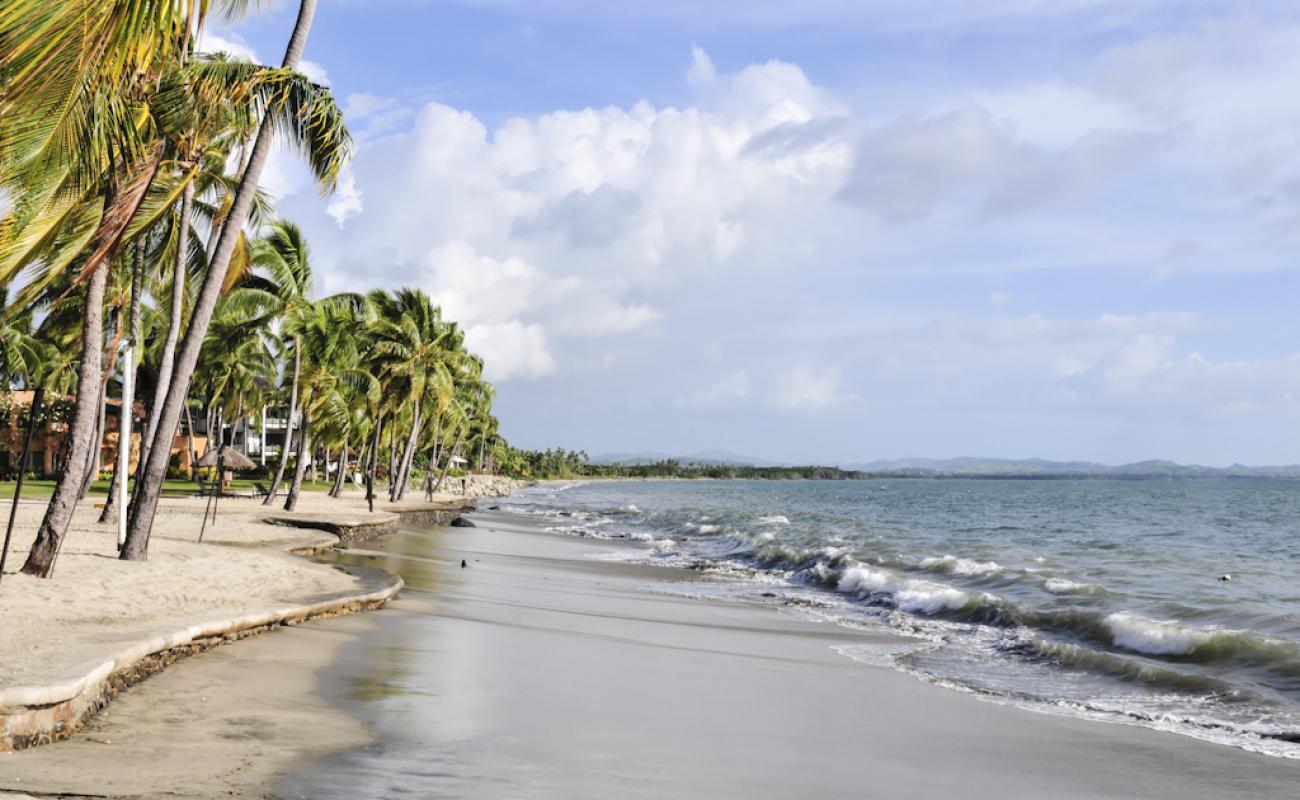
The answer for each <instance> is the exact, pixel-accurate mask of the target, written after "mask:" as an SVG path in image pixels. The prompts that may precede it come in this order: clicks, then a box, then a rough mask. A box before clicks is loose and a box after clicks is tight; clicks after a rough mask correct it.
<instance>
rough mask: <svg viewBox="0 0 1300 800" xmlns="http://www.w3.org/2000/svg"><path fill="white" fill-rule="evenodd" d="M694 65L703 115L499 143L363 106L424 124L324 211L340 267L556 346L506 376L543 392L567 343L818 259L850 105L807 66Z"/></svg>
mask: <svg viewBox="0 0 1300 800" xmlns="http://www.w3.org/2000/svg"><path fill="white" fill-rule="evenodd" d="M695 60H696V66H695V67H693V68H692V70H693V71H692V75H693V77H692V83H693V85H695V86H696V87H697V91H698V93H699V103H698V104H697V105H694V106H691V107H686V108H673V107H664V108H657V107H655V106H653V105H651V104H650V103H648V102H640V103H637V104H635V105H633V106H632V107H630V108H618V107H605V108H586V109H579V110H574V111H556V112H553V113H548V114H542V115H540V116H538V117H535V118H515V119H510V120H508V121H506V122H504V123H502V124H501V125H500V126H499V127H497V128H496V129H495V130H489V128H488V127H487V126H486V125H485V124H484V123H483V122H482V121H481V120H480V119H479V118H478V117H476V116H475V115H474V114H472V113H470V112H468V111H465V110H461V109H457V108H453V107H451V106H448V105H444V104H440V103H429V104H427V105H425V106H423V107H422V108H420V109H418V110H414V111H412V110H410V109H404V107H403V106H402V105H401V104H400V103H398V102H397V101H396V100H395V99H393V98H391V97H386V96H382V95H373V94H354V95H350V96H349V97H348V100H347V104H346V106H347V110H346V113H347V115H348V117H349V120H355V122H354V124H360V125H361V126H363V128H364V129H365V130H373V125H374V122H373V121H374V120H376V119H379V118H382V117H385V115H390V116H391V115H399V114H402V113H409V114H410V115H411V116H410V127H409V129H407V130H405V131H402V132H398V133H391V134H388V135H384V136H377V137H375V138H373V139H371V140H369V141H365V140H363V142H362V145H361V147H360V149H359V151H358V153H357V156H356V158H355V159H354V162H353V165H352V168H351V172H350V173H349V175H347V176H345V178H344V180H343V181H342V182H341V184H340V193H339V195H337V196H336V198H335V200H334V201H333V202H332V203H331V204H330V205H329V207H328V209H327V210H328V213H329V214H330V215H331V216H332V217H333V218H334V219H335V221H336V222H337V223H338V224H339V225H342V224H344V223H345V222H346V223H347V226H348V235H347V236H346V237H341V238H340V239H338V246H337V250H336V251H334V252H333V253H332V255H333V256H334V258H335V259H336V261H335V264H336V265H337V266H335V269H338V270H342V269H344V267H343V266H342V265H344V264H347V265H353V264H357V263H368V264H370V265H374V264H375V258H374V254H376V253H383V254H384V256H383V259H384V260H383V262H382V263H381V264H379V265H375V266H372V267H371V269H376V270H377V272H376V273H375V274H373V277H372V280H374V282H375V283H392V282H395V281H410V280H411V279H412V276H415V277H416V278H417V279H418V280H419V281H421V283H422V285H423V286H424V288H426V289H428V290H429V291H430V292H431V294H432V295H433V297H434V298H435V299H436V300H437V301H438V302H439V303H441V304H442V305H443V307H444V311H445V312H446V315H447V317H448V318H450V319H456V320H459V321H461V322H463V323H464V324H465V325H466V326H467V327H473V326H477V325H490V326H504V325H506V324H507V323H518V325H517V326H515V327H512V328H505V327H502V328H500V330H501V331H507V330H508V331H510V334H511V335H512V336H515V337H516V338H518V339H520V340H521V341H522V340H523V338H524V337H523V335H522V334H523V332H525V331H527V332H532V333H534V334H537V336H536V337H535V338H533V339H530V340H528V341H529V346H530V347H531V348H532V349H533V351H534V352H540V351H541V350H542V349H543V347H542V346H541V344H540V343H541V342H542V339H541V337H540V335H541V334H545V337H546V338H545V342H544V343H545V347H546V348H547V352H548V353H550V352H551V351H552V350H553V351H554V353H555V356H554V357H553V358H551V360H550V361H547V362H546V363H547V364H548V366H547V369H546V370H542V369H530V370H525V369H517V368H515V369H510V370H507V372H508V373H509V374H511V375H519V376H529V375H533V376H535V375H540V374H545V373H546V372H548V371H550V369H553V368H554V369H559V368H562V367H563V366H564V365H565V363H566V357H565V354H566V353H567V352H569V350H570V348H569V347H568V346H567V345H566V344H565V342H568V341H570V340H581V339H590V338H593V337H603V336H609V335H615V334H621V333H627V332H630V331H635V330H640V329H643V328H645V327H646V326H649V325H652V324H653V323H655V322H656V321H657V320H659V319H660V318H661V316H662V311H661V310H660V308H659V303H658V302H657V299H658V298H664V297H668V296H671V294H673V293H675V292H677V291H679V290H681V289H682V288H683V287H686V286H690V285H692V284H693V283H694V282H696V281H698V280H699V279H700V277H701V275H702V274H703V273H705V272H709V271H713V272H718V273H722V272H724V271H727V270H733V269H763V268H772V267H778V266H784V265H787V264H790V263H797V262H800V261H804V260H806V259H807V258H808V257H809V254H810V252H811V251H810V246H809V241H808V235H809V232H810V231H811V230H812V229H813V227H814V224H820V223H815V221H816V220H817V219H818V218H819V206H822V205H824V204H825V203H826V202H830V201H831V197H832V195H833V194H834V191H835V189H836V188H837V187H838V185H839V184H840V182H841V181H842V179H843V176H844V174H845V172H846V170H847V169H848V166H849V164H850V163H851V156H852V142H851V137H850V136H849V135H848V133H847V132H846V131H845V130H844V129H843V128H841V127H837V126H836V125H835V124H834V123H836V122H837V121H842V120H843V118H844V116H845V114H846V109H845V107H844V106H843V105H842V104H841V103H839V102H838V101H837V100H835V99H834V98H833V97H832V96H831V95H830V94H829V93H827V92H826V91H824V90H822V89H820V88H818V87H816V86H815V85H813V84H812V82H811V81H809V79H808V78H807V76H806V75H805V74H804V73H803V71H802V70H801V69H799V68H798V67H797V66H795V65H792V64H786V63H782V62H775V61H774V62H768V63H765V64H758V65H752V66H749V67H746V68H744V69H742V70H740V71H738V72H735V73H728V74H724V73H719V72H718V71H717V70H716V68H713V67H712V66H708V67H707V68H706V66H704V65H706V64H711V62H709V61H708V56H707V54H705V53H704V52H703V50H698V49H697V51H696V53H695ZM364 126H370V127H364ZM272 182H273V183H275V184H277V185H284V184H286V183H287V181H284V180H279V179H277V178H276V176H275V175H274V174H272ZM363 196H364V199H365V202H364V204H363V203H362V197H363ZM325 268H326V271H329V270H330V268H331V265H329V264H326V267H325ZM327 282H328V283H330V285H339V284H340V283H341V282H342V281H341V279H340V278H339V276H337V275H332V276H329V277H328V278H327ZM493 330H496V328H493ZM506 338H507V337H506V335H505V334H504V333H502V334H501V335H500V337H498V338H497V339H494V340H493V341H505V340H506ZM482 340H483V341H488V340H489V337H488V336H486V335H484V337H483V339H482ZM534 361H536V360H534ZM529 363H533V361H530V362H529ZM536 363H541V362H540V361H536Z"/></svg>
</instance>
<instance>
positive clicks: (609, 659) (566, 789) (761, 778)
mask: <svg viewBox="0 0 1300 800" xmlns="http://www.w3.org/2000/svg"><path fill="white" fill-rule="evenodd" d="M475 518H476V520H477V521H478V523H479V525H480V527H478V528H472V529H439V530H437V531H432V532H429V531H425V532H408V533H402V534H399V535H396V536H393V537H389V538H388V539H385V540H381V541H378V542H370V543H366V544H365V545H364V546H363V547H364V548H365V552H363V553H355V554H353V555H351V556H348V558H349V559H352V560H354V561H355V562H356V563H362V564H368V565H372V566H383V567H385V568H388V569H391V570H395V571H400V572H401V573H402V574H403V577H404V578H405V580H406V581H407V584H408V589H407V590H406V591H405V592H404V593H403V595H402V598H401V599H400V600H398V601H397V602H396V603H395V604H393V605H392V606H391V607H390V609H388V610H385V611H381V612H378V613H377V614H370V615H363V616H361V617H354V618H346V619H342V620H329V621H324V622H320V623H312V624H310V625H307V626H303V627H302V628H297V629H293V630H289V631H285V632H281V633H276V634H272V635H268V636H263V637H258V638H256V639H252V640H249V641H247V642H240V643H237V644H235V645H232V646H229V647H223V648H219V649H217V650H216V651H213V652H212V653H210V654H207V655H204V656H202V657H200V658H196V659H191V660H189V661H187V662H185V663H182V664H180V665H178V666H176V667H174V668H173V669H172V670H169V671H168V672H167V673H164V674H163V675H162V676H159V677H156V678H153V679H151V680H150V681H148V682H146V683H144V684H142V685H140V686H138V687H135V688H133V689H132V690H130V692H128V693H127V694H126V696H125V697H124V698H123V699H121V700H119V701H118V703H116V704H115V705H114V706H113V707H111V708H110V711H109V715H108V717H106V718H105V719H103V720H102V721H100V722H97V723H96V725H95V727H94V728H93V729H92V731H90V732H89V735H88V736H83V737H81V738H80V739H78V740H74V741H72V742H70V743H64V744H60V745H57V746H54V747H48V748H42V749H38V750H34V751H28V752H24V753H18V754H13V755H9V756H0V790H3V789H11V790H24V789H27V790H30V789H33V788H37V787H38V785H39V787H40V788H44V789H45V790H46V791H50V790H52V789H54V788H56V787H57V788H60V789H62V790H63V791H79V790H82V789H84V788H89V787H97V788H95V789H94V791H95V792H96V793H100V794H109V795H121V796H135V797H152V796H155V795H154V794H150V792H156V793H157V796H160V797H161V796H170V797H177V796H179V797H195V798H197V797H213V796H218V795H225V794H226V792H227V791H229V790H232V789H233V790H234V791H238V792H239V793H240V794H241V795H242V796H245V797H250V796H252V797H308V798H369V797H465V798H471V797H473V798H496V797H503V798H514V797H523V798H588V797H589V798H598V797H599V798H604V797H620V798H622V797H631V798H642V797H644V798H650V797H674V798H679V797H691V798H727V797H737V798H739V797H750V798H753V797H763V798H766V797H772V798H786V797H818V798H827V797H831V798H839V797H889V798H952V797H966V798H984V797H988V798H1022V797H1023V798H1030V797H1033V798H1040V797H1046V798H1103V797H1125V798H1129V797H1133V798H1145V797H1150V798H1211V797H1212V798H1274V797H1276V798H1294V797H1296V796H1297V794H1298V791H1297V787H1300V762H1295V761H1288V760H1282V759H1276V758H1270V757H1267V756H1261V755H1256V754H1252V753H1248V752H1245V751H1241V750H1237V749H1232V748H1229V747H1225V746H1221V745H1215V744H1209V743H1205V742H1200V741H1196V740H1193V739H1190V738H1187V737H1181V736H1176V735H1173V734H1165V733H1159V732H1156V731H1152V730H1147V729H1143V728H1138V727H1132V726H1124V725H1113V724H1103V723H1096V722H1088V721H1083V720H1076V719H1071V718H1066V717H1058V716H1052V715H1046V714H1038V713H1032V712H1028V711H1023V710H1020V709H1016V708H1011V707H1007V706H1002V705H997V704H994V703H990V702H985V701H981V700H979V699H976V698H974V697H972V696H969V695H965V694H962V693H959V692H956V691H951V690H948V689H943V688H939V687H935V686H930V685H926V684H924V683H922V682H920V681H918V680H916V679H914V678H911V677H909V676H907V675H903V674H900V673H897V672H893V671H891V670H887V669H883V668H877V667H871V666H867V665H864V664H860V663H857V662H854V661H851V660H849V659H847V658H844V657H843V656H840V655H838V654H837V653H836V652H835V651H834V650H832V647H833V646H835V645H840V644H866V645H888V643H889V642H890V641H892V639H891V637H890V636H889V635H885V634H879V635H878V634H868V633H864V632H858V631H853V630H849V629H846V628H840V627H835V626H831V625H827V624H821V623H813V622H806V621H803V620H801V619H798V618H796V617H795V616H793V615H789V614H784V613H781V612H778V611H776V610H774V609H773V608H770V607H765V606H758V605H743V604H736V603H725V602H720V601H716V600H697V599H693V598H689V597H678V596H671V595H669V594H665V593H662V592H658V593H656V592H654V591H651V590H650V589H652V588H653V585H655V584H658V585H659V586H660V587H661V588H662V587H663V581H665V580H677V581H693V580H697V579H698V576H696V575H695V574H694V573H689V572H676V571H667V570H661V569H656V568H647V567H636V566H628V565H625V564H619V563H616V562H613V561H607V560H604V561H602V560H598V559H593V558H591V557H590V556H591V554H593V553H595V554H599V553H602V552H605V553H607V554H608V553H615V552H617V551H618V550H619V549H621V548H619V547H618V546H617V545H613V544H609V543H604V542H598V541H593V540H579V539H569V538H564V537H560V536H555V535H550V534H545V533H541V532H538V531H535V530H530V529H528V528H527V527H524V526H521V525H520V524H519V522H518V521H517V520H513V519H510V518H508V517H505V516H503V515H494V514H479V515H476V517H475ZM462 558H464V559H466V560H467V561H468V563H469V567H468V568H466V569H461V568H460V560H461V559H462ZM677 588H679V589H681V588H685V589H686V590H688V591H689V590H690V588H691V586H690V584H689V583H687V584H679V585H678V586H677ZM313 675H314V676H315V677H314V679H313V677H312V676H313ZM313 686H314V687H315V689H316V691H315V693H312V692H309V691H308V690H309V689H311V688H312V687H313ZM196 689H201V692H196V691H195V690H196ZM338 709H342V710H344V711H347V712H349V714H348V715H345V714H342V713H340V712H339V710H338ZM349 715H351V716H353V717H356V718H357V719H360V720H362V721H363V722H364V723H365V726H366V727H365V728H363V727H362V726H360V725H358V724H357V723H356V722H353V721H352V720H351V719H350V717H349ZM247 720H254V722H247ZM367 729H368V730H367ZM367 735H373V736H374V737H376V740H375V743H374V744H371V745H368V746H364V742H365V741H366V739H367ZM101 739H103V740H109V741H113V742H115V744H113V745H108V744H102V743H100V742H99V741H98V740H101ZM331 749H335V750H338V752H333V753H329V754H328V755H326V753H327V751H328V750H331ZM276 772H278V773H280V774H281V777H280V778H279V779H277V780H275V781H273V782H272V781H271V780H270V776H271V774H273V773H276ZM17 778H21V782H18V781H16V779H17ZM79 787H80V788H79Z"/></svg>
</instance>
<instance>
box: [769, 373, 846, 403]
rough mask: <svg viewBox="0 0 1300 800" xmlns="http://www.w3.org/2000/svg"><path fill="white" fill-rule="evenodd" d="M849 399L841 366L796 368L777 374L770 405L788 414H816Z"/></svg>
mask: <svg viewBox="0 0 1300 800" xmlns="http://www.w3.org/2000/svg"><path fill="white" fill-rule="evenodd" d="M848 399H849V396H848V395H847V394H845V393H844V392H843V390H842V389H841V388H840V371H839V368H838V367H827V368H825V369H822V370H818V369H816V368H814V367H810V366H797V367H793V368H792V369H790V370H788V371H782V372H780V373H778V374H777V376H776V380H775V383H774V385H773V388H772V394H771V396H770V397H769V398H768V402H769V403H770V404H771V405H772V406H773V407H775V408H779V409H783V410H785V411H799V412H816V411H820V410H822V409H825V408H829V407H831V406H835V405H839V404H840V403H843V402H845V401H847V400H848Z"/></svg>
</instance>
